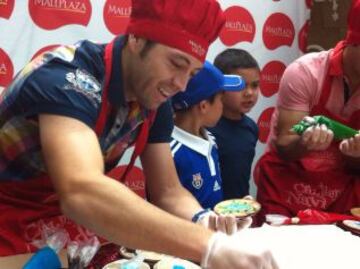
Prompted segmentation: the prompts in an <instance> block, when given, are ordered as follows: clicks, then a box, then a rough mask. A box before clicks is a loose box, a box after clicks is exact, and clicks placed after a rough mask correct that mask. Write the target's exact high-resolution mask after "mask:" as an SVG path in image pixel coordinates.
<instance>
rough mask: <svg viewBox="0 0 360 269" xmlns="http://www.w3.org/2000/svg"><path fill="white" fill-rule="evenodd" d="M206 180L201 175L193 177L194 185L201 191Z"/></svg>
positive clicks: (197, 174)
mask: <svg viewBox="0 0 360 269" xmlns="http://www.w3.org/2000/svg"><path fill="white" fill-rule="evenodd" d="M203 182H204V180H203V179H202V177H201V174H200V173H196V174H195V175H193V180H192V185H193V187H194V188H195V189H200V188H201V187H202V185H203Z"/></svg>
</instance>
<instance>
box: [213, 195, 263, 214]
mask: <svg viewBox="0 0 360 269" xmlns="http://www.w3.org/2000/svg"><path fill="white" fill-rule="evenodd" d="M260 208H261V206H260V204H259V203H258V202H256V201H255V200H250V199H231V200H226V201H222V202H220V203H218V204H217V205H216V206H215V207H214V211H215V212H216V213H217V214H219V215H232V216H235V217H237V218H245V217H248V216H252V215H254V214H256V213H257V212H258V211H259V210H260Z"/></svg>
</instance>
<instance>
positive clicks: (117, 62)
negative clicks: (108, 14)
mask: <svg viewBox="0 0 360 269" xmlns="http://www.w3.org/2000/svg"><path fill="white" fill-rule="evenodd" d="M124 41H125V37H124V36H118V37H116V38H115V40H114V47H113V52H112V63H111V65H112V66H111V75H110V82H109V88H108V91H109V95H108V96H109V97H108V98H109V102H110V104H111V105H112V106H114V107H120V106H126V101H125V95H124V84H123V77H122V68H121V51H122V49H123V47H124Z"/></svg>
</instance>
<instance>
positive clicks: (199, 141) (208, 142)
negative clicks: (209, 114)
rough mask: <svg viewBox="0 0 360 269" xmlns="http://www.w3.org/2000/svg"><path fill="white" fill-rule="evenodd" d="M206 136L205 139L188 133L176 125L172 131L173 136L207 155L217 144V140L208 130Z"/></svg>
mask: <svg viewBox="0 0 360 269" xmlns="http://www.w3.org/2000/svg"><path fill="white" fill-rule="evenodd" d="M204 136H205V139H204V138H201V137H198V136H196V135H193V134H191V133H188V132H186V131H184V130H182V129H180V128H179V127H176V126H174V130H173V133H172V137H173V138H174V139H176V140H177V141H179V142H180V143H182V144H183V145H185V146H187V147H189V148H191V149H192V150H194V151H196V152H197V153H200V154H201V155H204V156H205V157H207V156H208V155H209V152H211V149H212V147H213V146H214V145H215V141H214V139H213V137H212V136H209V135H208V132H207V131H206V130H204Z"/></svg>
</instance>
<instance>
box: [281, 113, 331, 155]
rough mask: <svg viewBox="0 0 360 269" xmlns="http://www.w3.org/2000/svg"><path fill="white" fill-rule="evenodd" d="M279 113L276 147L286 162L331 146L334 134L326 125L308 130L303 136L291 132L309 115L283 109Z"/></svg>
mask: <svg viewBox="0 0 360 269" xmlns="http://www.w3.org/2000/svg"><path fill="white" fill-rule="evenodd" d="M278 113H279V115H278V122H277V126H276V129H275V132H276V134H277V138H276V140H275V141H274V145H275V147H276V149H277V151H278V153H279V155H280V157H281V158H283V159H284V160H289V161H291V160H296V159H299V158H301V157H303V156H305V155H306V154H307V153H309V152H310V151H321V150H325V149H327V148H328V147H329V146H330V144H331V142H332V140H333V133H332V132H331V131H330V130H329V129H327V128H326V126H325V125H321V126H314V127H311V128H308V129H307V130H306V131H305V132H304V133H303V134H302V135H301V136H300V135H297V134H296V133H294V132H293V131H291V128H292V126H293V125H294V124H296V123H298V122H299V121H301V120H302V119H303V118H304V117H305V116H307V115H308V113H306V112H302V111H294V110H288V109H282V108H279V110H278Z"/></svg>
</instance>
